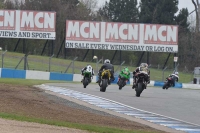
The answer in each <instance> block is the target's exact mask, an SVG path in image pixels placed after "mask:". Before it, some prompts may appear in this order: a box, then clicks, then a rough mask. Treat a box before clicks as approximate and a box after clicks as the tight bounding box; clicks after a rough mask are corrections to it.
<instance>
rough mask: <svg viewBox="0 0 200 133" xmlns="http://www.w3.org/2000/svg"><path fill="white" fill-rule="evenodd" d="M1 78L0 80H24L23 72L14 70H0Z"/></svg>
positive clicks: (24, 72)
mask: <svg viewBox="0 0 200 133" xmlns="http://www.w3.org/2000/svg"><path fill="white" fill-rule="evenodd" d="M1 77H2V78H22V79H25V78H26V71H25V70H15V69H5V68H2V69H1Z"/></svg>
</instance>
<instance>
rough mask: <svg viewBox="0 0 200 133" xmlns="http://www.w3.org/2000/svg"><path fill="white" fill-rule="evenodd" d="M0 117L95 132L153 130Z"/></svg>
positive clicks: (129, 132) (15, 116)
mask: <svg viewBox="0 0 200 133" xmlns="http://www.w3.org/2000/svg"><path fill="white" fill-rule="evenodd" d="M0 117H1V118H4V119H9V120H17V121H26V122H35V123H40V124H47V125H54V126H61V127H68V128H74V129H80V130H87V131H90V132H97V133H153V132H149V131H144V130H134V131H133V130H122V129H118V128H110V127H102V126H96V125H89V124H78V123H71V122H64V121H56V120H47V119H40V118H31V117H26V116H20V115H15V114H7V113H0Z"/></svg>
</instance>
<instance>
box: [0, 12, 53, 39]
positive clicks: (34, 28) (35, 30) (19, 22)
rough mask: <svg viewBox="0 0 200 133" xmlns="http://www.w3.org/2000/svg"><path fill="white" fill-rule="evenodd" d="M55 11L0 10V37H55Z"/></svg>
mask: <svg viewBox="0 0 200 133" xmlns="http://www.w3.org/2000/svg"><path fill="white" fill-rule="evenodd" d="M55 30H56V13H55V12H47V11H23V10H0V37H2V38H29V39H50V40H55V39H56V33H55Z"/></svg>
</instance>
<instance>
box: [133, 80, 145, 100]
mask: <svg viewBox="0 0 200 133" xmlns="http://www.w3.org/2000/svg"><path fill="white" fill-rule="evenodd" d="M143 90H144V88H143V83H138V85H137V86H136V88H135V91H136V97H140V95H141V93H142V91H143Z"/></svg>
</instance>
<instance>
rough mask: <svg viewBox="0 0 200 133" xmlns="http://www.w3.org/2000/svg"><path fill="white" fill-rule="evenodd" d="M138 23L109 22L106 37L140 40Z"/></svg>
mask: <svg viewBox="0 0 200 133" xmlns="http://www.w3.org/2000/svg"><path fill="white" fill-rule="evenodd" d="M138 33H139V25H138V24H135V25H133V24H121V25H120V24H112V23H108V24H107V29H106V39H111V38H112V39H115V40H118V39H122V40H138Z"/></svg>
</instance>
